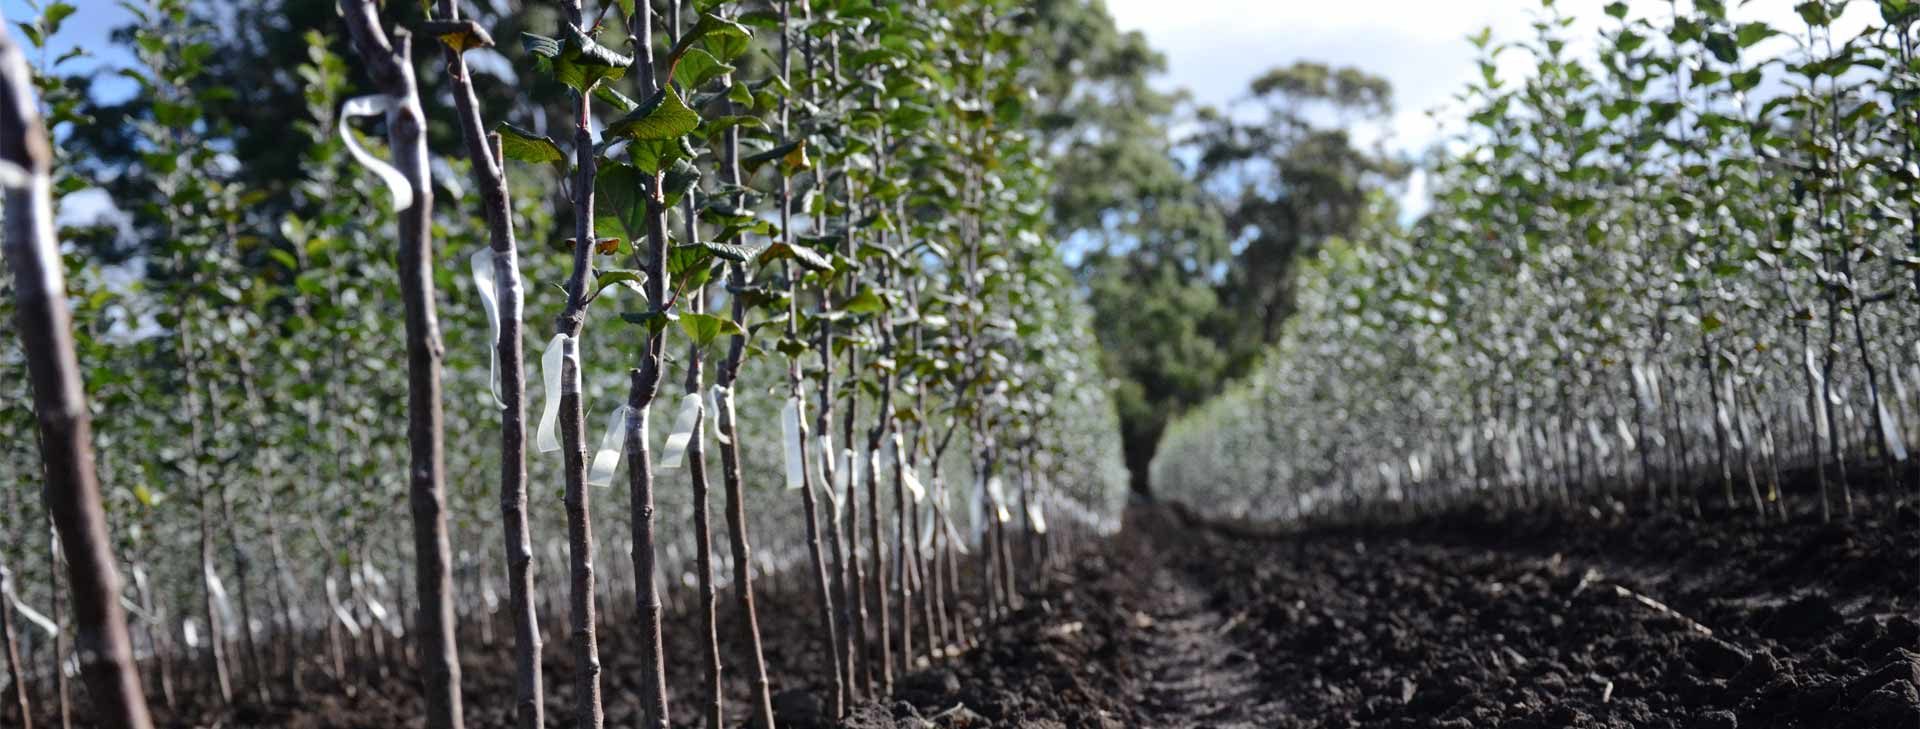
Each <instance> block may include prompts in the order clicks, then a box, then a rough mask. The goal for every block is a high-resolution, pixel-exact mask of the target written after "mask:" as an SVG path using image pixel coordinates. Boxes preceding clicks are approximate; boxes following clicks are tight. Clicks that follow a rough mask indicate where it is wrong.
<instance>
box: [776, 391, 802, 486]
mask: <svg viewBox="0 0 1920 729" xmlns="http://www.w3.org/2000/svg"><path fill="white" fill-rule="evenodd" d="M805 408H806V404H805V403H803V402H801V401H800V398H798V397H789V398H787V404H786V406H785V407H782V408H780V435H781V437H782V440H784V441H785V442H786V446H787V489H788V490H793V489H798V488H800V487H802V486H804V485H806V480H807V462H806V459H805V458H803V457H801V455H800V450H801V444H800V417H801V413H802V411H804V410H805Z"/></svg>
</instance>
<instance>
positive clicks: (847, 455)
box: [833, 448, 860, 494]
mask: <svg viewBox="0 0 1920 729" xmlns="http://www.w3.org/2000/svg"><path fill="white" fill-rule="evenodd" d="M854 468H855V466H854V458H853V449H852V448H842V449H840V470H839V471H838V472H836V473H834V474H833V490H835V491H839V492H841V493H843V494H845V493H847V492H849V491H850V490H851V489H852V488H854V486H855V485H857V484H859V483H860V482H859V481H855V480H854V472H853V471H854Z"/></svg>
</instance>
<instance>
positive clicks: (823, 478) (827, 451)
mask: <svg viewBox="0 0 1920 729" xmlns="http://www.w3.org/2000/svg"><path fill="white" fill-rule="evenodd" d="M819 445H820V457H819V459H817V460H815V461H814V470H813V475H814V480H813V482H814V483H817V484H820V488H823V489H826V492H827V501H829V502H832V504H833V513H834V514H835V515H838V514H839V513H840V489H839V488H837V486H838V482H839V481H840V479H841V476H840V474H839V473H835V474H833V478H832V479H831V480H829V479H828V478H827V466H828V465H829V464H831V463H832V462H833V434H831V433H821V434H820V439H819Z"/></svg>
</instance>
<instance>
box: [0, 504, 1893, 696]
mask: <svg viewBox="0 0 1920 729" xmlns="http://www.w3.org/2000/svg"><path fill="white" fill-rule="evenodd" d="M1860 513H1861V516H1858V517H1856V518H1853V519H1850V520H1846V521H1836V522H1835V523H1831V524H1823V523H1820V522H1819V521H1818V520H1817V519H1815V518H1813V517H1811V516H1809V517H1805V518H1801V519H1799V520H1797V521H1794V522H1792V523H1788V524H1779V523H1772V524H1765V525H1762V524H1758V523H1756V522H1754V521H1752V520H1751V518H1750V517H1739V516H1735V515H1728V514H1711V513H1710V514H1709V515H1708V516H1706V517H1693V516H1686V517H1683V516H1678V515H1674V514H1670V513H1654V512H1648V511H1645V510H1642V509H1636V508H1628V507H1625V506H1622V505H1619V504H1617V503H1610V502H1603V503H1601V504H1599V505H1597V506H1594V507H1583V508H1578V509H1565V508H1557V509H1543V510H1534V511H1524V512H1515V511H1501V510H1493V509H1488V508H1484V507H1477V508H1468V509H1461V510H1456V511H1452V512H1449V513H1443V514H1432V515H1427V516H1424V517H1420V518H1415V519H1410V520H1405V521H1403V522H1400V523H1395V524H1380V523H1375V524H1371V525H1362V526H1321V527H1314V528H1308V529H1304V530H1292V531H1273V530H1266V529H1263V528H1262V525H1245V524H1240V525H1231V526H1228V525H1222V524H1215V523H1210V522H1206V521H1204V520H1201V519H1198V518H1196V517H1193V516H1191V515H1190V514H1188V513H1187V512H1185V511H1184V510H1181V509H1178V508H1177V507H1176V508H1168V507H1143V508H1136V509H1135V510H1134V511H1133V512H1132V513H1130V514H1129V517H1128V524H1127V527H1126V529H1125V530H1124V531H1123V532H1122V533H1121V534H1120V535H1118V536H1116V537H1114V538H1113V539H1111V540H1108V541H1106V542H1103V543H1100V544H1096V545H1088V546H1087V547H1086V548H1085V550H1084V551H1083V552H1082V553H1080V554H1076V555H1074V556H1073V558H1072V559H1066V560H1061V561H1060V563H1061V564H1064V565H1066V566H1064V567H1062V568H1060V569H1057V570H1055V571H1052V572H1050V573H1048V574H1046V575H1045V576H1044V578H1042V579H1038V580H1035V583H1036V584H1037V587H1036V588H1035V589H1033V590H1032V591H1031V592H1030V593H1029V594H1027V595H1025V596H1024V598H1023V600H1022V601H1021V605H1020V607H1019V608H1018V609H1017V610H1015V611H1014V612H1012V613H1011V614H1009V615H1007V616H1004V617H1003V618H1002V619H1000V620H998V621H995V622H994V623H993V624H991V625H984V626H982V625H979V624H976V625H975V627H974V628H973V635H974V637H975V639H976V640H975V642H974V645H973V646H971V647H970V648H969V649H967V650H966V651H965V652H964V653H962V654H960V655H959V656H957V657H954V658H950V659H947V660H944V661H942V662H940V663H939V664H938V665H934V666H931V667H927V668H924V669H922V670H918V671H916V672H913V673H910V674H907V675H905V676H903V677H901V678H900V680H899V682H898V685H897V686H896V689H895V692H894V695H893V696H892V697H891V698H890V699H889V700H887V701H884V702H878V703H872V702H870V703H866V704H862V705H859V706H856V707H855V708H854V711H853V712H852V713H851V714H850V715H849V716H848V717H846V718H845V719H843V720H842V721H840V722H839V725H840V726H842V727H846V728H848V729H881V728H886V727H930V726H931V727H941V728H943V729H946V728H953V729H958V728H969V727H1033V728H1046V729H1053V728H1057V727H1069V728H1078V727H1099V728H1103V729H1106V728H1119V727H1229V728H1238V727H1278V728H1283V729H1284V728H1291V727H1342V728H1344V727H1363V726H1364V727H1388V728H1394V727H1447V728H1458V729H1466V728H1468V727H1513V728H1516V729H1523V728H1530V727H1540V728H1545V727H1609V728H1613V727H1618V728H1621V729H1625V728H1627V727H1634V728H1645V729H1666V728H1676V729H1691V728H1695V727H1705V728H1714V729H1735V728H1738V727H1759V728H1768V727H1773V728H1779V729H1792V728H1807V729H1812V728H1814V727H1821V728H1835V729H1849V728H1862V729H1916V728H1920V511H1917V510H1916V508H1915V504H1914V503H1913V502H1911V501H1904V502H1894V501H1892V500H1891V499H1887V500H1884V501H1878V502H1876V503H1873V504H1871V505H1864V506H1863V508H1862V509H1861V510H1860ZM723 600H724V598H723ZM811 605H812V601H811V600H810V599H808V598H807V597H806V596H805V595H800V596H788V595H785V594H783V593H779V592H772V591H770V592H769V594H767V595H766V596H764V597H763V598H762V602H761V619H762V628H763V633H764V636H765V643H766V656H767V660H768V665H769V673H770V675H771V677H772V680H773V683H774V689H775V691H776V692H777V693H778V698H777V700H776V712H777V713H778V714H779V722H780V723H781V725H783V726H821V725H825V724H831V722H827V721H825V720H824V719H823V717H821V716H820V712H821V711H823V710H824V708H825V707H826V705H827V704H826V702H827V699H828V698H829V696H830V694H829V693H828V692H829V691H830V684H829V679H830V676H831V671H830V669H829V668H828V666H829V665H830V664H829V663H827V660H826V656H825V654H824V653H823V652H822V650H821V645H820V641H819V639H818V632H817V631H816V629H815V626H814V620H813V617H814V613H813V612H812V610H811V609H810V606H811ZM721 613H722V625H721V636H722V653H723V656H724V657H725V661H726V664H727V666H728V668H729V672H728V674H727V683H726V693H727V696H726V700H727V706H728V717H729V720H730V721H731V722H741V721H744V720H745V717H746V715H747V714H746V711H745V707H746V705H747V704H746V702H747V701H748V699H749V696H748V687H747V684H746V682H745V681H744V679H743V677H742V676H741V674H740V673H739V672H738V671H736V670H734V669H736V668H737V667H739V666H742V665H744V657H743V655H742V653H741V646H742V641H741V640H740V639H739V637H740V635H741V631H740V627H741V626H740V624H739V622H738V620H737V616H736V615H735V613H734V611H733V605H732V602H731V601H730V600H724V601H723V604H722V610H721ZM624 615H625V613H617V614H616V618H615V619H613V620H612V621H610V622H611V624H609V625H608V626H607V627H606V628H605V630H604V637H603V643H602V659H603V662H604V665H605V670H604V672H603V682H604V692H605V704H606V714H607V726H609V727H625V726H634V725H637V724H638V723H639V716H638V715H637V711H638V707H639V706H640V704H641V701H640V699H639V696H638V691H637V689H638V686H639V682H640V680H641V672H640V670H639V667H638V665H637V660H638V659H637V656H638V653H639V652H638V650H637V648H638V646H637V645H635V644H634V638H635V631H633V630H631V629H630V626H629V625H628V624H627V623H626V622H624V621H623V620H622V619H621V617H623V616H624ZM695 626H696V622H695V621H694V619H693V617H692V616H691V615H690V614H686V613H679V614H674V615H672V616H671V619H670V623H669V625H668V629H667V631H666V632H667V639H668V652H669V656H670V663H669V666H668V670H669V672H670V676H669V682H670V686H671V687H672V690H673V695H672V698H673V702H674V704H673V711H674V724H675V725H676V726H697V725H698V723H699V720H700V719H699V716H700V715H699V713H698V712H697V709H696V702H697V701H698V700H699V696H698V693H699V691H700V686H701V685H702V679H701V678H700V677H701V676H702V675H703V673H702V672H703V670H704V664H703V663H702V662H701V659H700V658H699V652H698V643H697V640H696V635H697V633H696V630H695ZM469 628H471V626H469ZM468 633H471V630H469V631H468ZM468 633H463V635H462V640H463V646H464V647H465V648H466V649H467V653H466V655H465V656H464V657H463V672H464V688H465V698H466V707H467V719H468V725H469V726H471V727H507V726H510V725H511V721H510V719H511V717H510V714H509V712H510V707H511V704H512V676H513V673H512V669H511V660H510V657H511V639H510V637H509V635H510V634H509V633H507V632H506V631H505V626H504V625H501V626H500V629H499V630H498V631H496V635H497V637H496V640H495V641H494V643H493V644H492V645H491V646H482V645H480V642H479V641H478V640H477V637H476V636H473V635H470V634H468ZM547 640H548V643H547V650H546V654H545V671H546V679H547V680H546V684H547V690H548V721H549V724H550V725H552V726H571V725H572V721H571V716H572V714H571V712H572V697H573V690H572V676H573V673H572V661H571V659H570V657H569V656H568V654H567V645H566V634H565V633H564V632H561V631H559V630H557V629H556V627H555V626H549V628H548V630H547ZM307 653H308V654H309V655H311V656H314V657H315V658H314V659H312V660H310V661H309V662H308V663H307V664H305V668H306V671H305V675H306V676H307V677H308V680H307V683H308V687H307V692H306V694H305V695H303V696H301V697H298V698H294V697H290V696H288V695H286V693H285V692H284V691H279V692H276V696H275V697H274V698H273V699H271V700H267V701H262V700H259V699H257V698H244V699H242V700H241V701H240V702H239V703H238V705H237V706H235V707H233V708H215V706H214V703H215V702H212V701H209V700H208V699H207V696H208V691H207V689H206V687H205V686H204V684H198V685H189V686H183V687H182V688H181V700H180V702H179V703H178V704H177V705H176V706H173V707H165V706H156V709H155V713H156V715H157V719H158V720H159V723H160V725H161V726H163V727H183V728H184V727H300V728H303V729H304V728H312V729H318V728H322V727H341V728H350V727H367V728H370V729H371V728H378V729H394V728H399V727H419V726H423V725H424V721H423V719H422V718H421V713H420V712H421V709H422V705H421V702H420V701H419V699H418V698H417V697H418V693H417V691H418V687H417V685H416V682H415V680H414V678H413V676H412V675H411V674H410V673H409V672H408V671H405V670H400V669H398V668H393V667H390V668H389V670H387V671H386V672H385V673H384V675H383V674H382V672H381V671H380V670H379V668H378V666H374V665H368V664H361V665H357V666H355V667H354V670H352V671H350V672H349V675H350V676H351V677H352V680H350V681H348V682H346V683H340V682H335V681H332V680H331V679H328V678H327V677H326V676H325V675H324V673H323V672H322V671H321V670H320V665H319V662H318V660H317V657H318V656H319V655H321V651H320V649H319V647H318V646H317V645H315V646H311V647H310V650H308V651H307ZM74 691H75V697H76V703H78V704H79V705H80V706H79V710H80V714H79V716H78V721H77V722H76V725H77V726H90V725H91V724H89V723H88V722H87V717H86V714H85V709H86V707H85V698H84V693H85V691H84V688H83V687H80V686H78V685H76V686H75V688H74ZM47 698H49V697H45V696H44V694H42V695H41V700H40V703H39V704H38V705H37V706H36V709H39V710H41V711H40V713H41V714H42V715H41V717H40V719H39V721H38V722H37V724H36V726H42V727H44V726H58V723H57V722H56V721H54V720H53V717H52V716H51V715H50V713H49V712H47V711H46V709H48V708H50V707H49V704H48V701H47ZM0 724H6V725H11V723H10V721H9V720H7V719H6V718H5V717H3V716H0Z"/></svg>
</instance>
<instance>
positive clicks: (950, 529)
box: [933, 479, 979, 554]
mask: <svg viewBox="0 0 1920 729" xmlns="http://www.w3.org/2000/svg"><path fill="white" fill-rule="evenodd" d="M933 491H934V494H936V496H937V498H939V500H940V526H941V528H944V529H946V530H947V542H949V543H951V544H952V545H953V551H955V552H959V553H961V554H966V553H967V540H966V539H963V538H961V536H960V529H959V528H958V527H955V526H954V525H953V505H952V504H950V503H948V500H947V493H948V492H947V485H946V484H945V483H942V482H941V481H940V480H939V479H934V482H933ZM974 501H975V502H976V503H978V499H975V500H974ZM974 518H975V519H976V523H977V520H978V518H979V517H978V515H976V516H975V517H974Z"/></svg>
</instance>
